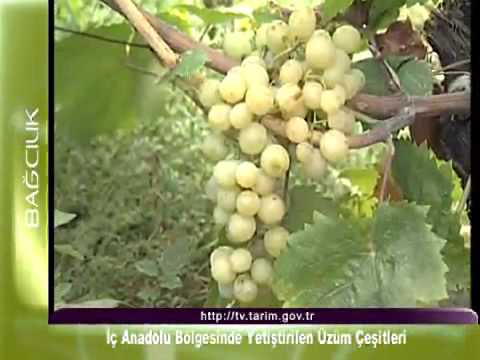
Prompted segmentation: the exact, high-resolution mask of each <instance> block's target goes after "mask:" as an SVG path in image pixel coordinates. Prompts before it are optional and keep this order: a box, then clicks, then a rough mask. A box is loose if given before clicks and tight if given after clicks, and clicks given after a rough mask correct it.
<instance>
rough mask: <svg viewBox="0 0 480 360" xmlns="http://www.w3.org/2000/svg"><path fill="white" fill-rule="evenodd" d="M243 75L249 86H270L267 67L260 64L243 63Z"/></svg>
mask: <svg viewBox="0 0 480 360" xmlns="http://www.w3.org/2000/svg"><path fill="white" fill-rule="evenodd" d="M242 76H243V78H244V79H245V83H246V84H247V88H251V87H252V86H255V85H258V86H268V83H269V82H270V78H269V77H268V73H267V70H266V69H265V67H263V66H262V65H259V64H245V65H242Z"/></svg>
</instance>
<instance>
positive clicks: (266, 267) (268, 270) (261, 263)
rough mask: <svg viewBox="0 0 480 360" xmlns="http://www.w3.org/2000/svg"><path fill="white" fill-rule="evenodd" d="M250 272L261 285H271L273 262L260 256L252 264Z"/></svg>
mask: <svg viewBox="0 0 480 360" xmlns="http://www.w3.org/2000/svg"><path fill="white" fill-rule="evenodd" d="M250 274H251V276H252V279H253V281H255V282H256V283H257V284H259V285H271V283H272V280H273V266H272V263H271V262H270V261H269V260H267V259H265V258H258V259H255V261H254V262H253V264H252V268H251V269H250Z"/></svg>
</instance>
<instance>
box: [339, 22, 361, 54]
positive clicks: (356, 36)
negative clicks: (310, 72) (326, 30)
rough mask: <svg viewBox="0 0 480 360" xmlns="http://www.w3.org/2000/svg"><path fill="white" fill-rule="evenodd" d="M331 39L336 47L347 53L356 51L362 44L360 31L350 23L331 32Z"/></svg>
mask: <svg viewBox="0 0 480 360" xmlns="http://www.w3.org/2000/svg"><path fill="white" fill-rule="evenodd" d="M332 40H333V43H334V44H335V46H336V47H338V48H340V49H342V50H344V51H346V52H347V53H349V54H353V53H355V52H357V51H358V50H359V49H360V47H361V46H362V37H361V35H360V32H359V31H358V30H357V29H355V28H354V27H353V26H351V25H342V26H340V27H338V28H337V29H336V30H335V32H334V33H333V36H332Z"/></svg>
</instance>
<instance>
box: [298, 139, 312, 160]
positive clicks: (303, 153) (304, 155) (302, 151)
mask: <svg viewBox="0 0 480 360" xmlns="http://www.w3.org/2000/svg"><path fill="white" fill-rule="evenodd" d="M295 153H296V155H297V160H298V161H300V162H302V163H303V162H306V161H307V159H308V157H309V156H311V155H312V153H313V146H312V145H311V144H309V143H307V142H302V143H300V144H298V145H297V146H296V148H295Z"/></svg>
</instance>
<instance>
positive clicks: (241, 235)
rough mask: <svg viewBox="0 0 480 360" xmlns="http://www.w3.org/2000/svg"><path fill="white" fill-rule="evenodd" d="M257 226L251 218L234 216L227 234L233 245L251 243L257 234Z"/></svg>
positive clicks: (229, 223) (231, 218)
mask: <svg viewBox="0 0 480 360" xmlns="http://www.w3.org/2000/svg"><path fill="white" fill-rule="evenodd" d="M256 229H257V224H256V222H255V219H254V218H253V217H251V216H244V215H240V214H233V215H232V216H231V217H230V221H229V222H228V227H227V234H228V238H229V239H230V241H231V242H233V243H244V242H247V241H249V240H250V239H251V238H252V237H253V235H254V234H255V230H256Z"/></svg>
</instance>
